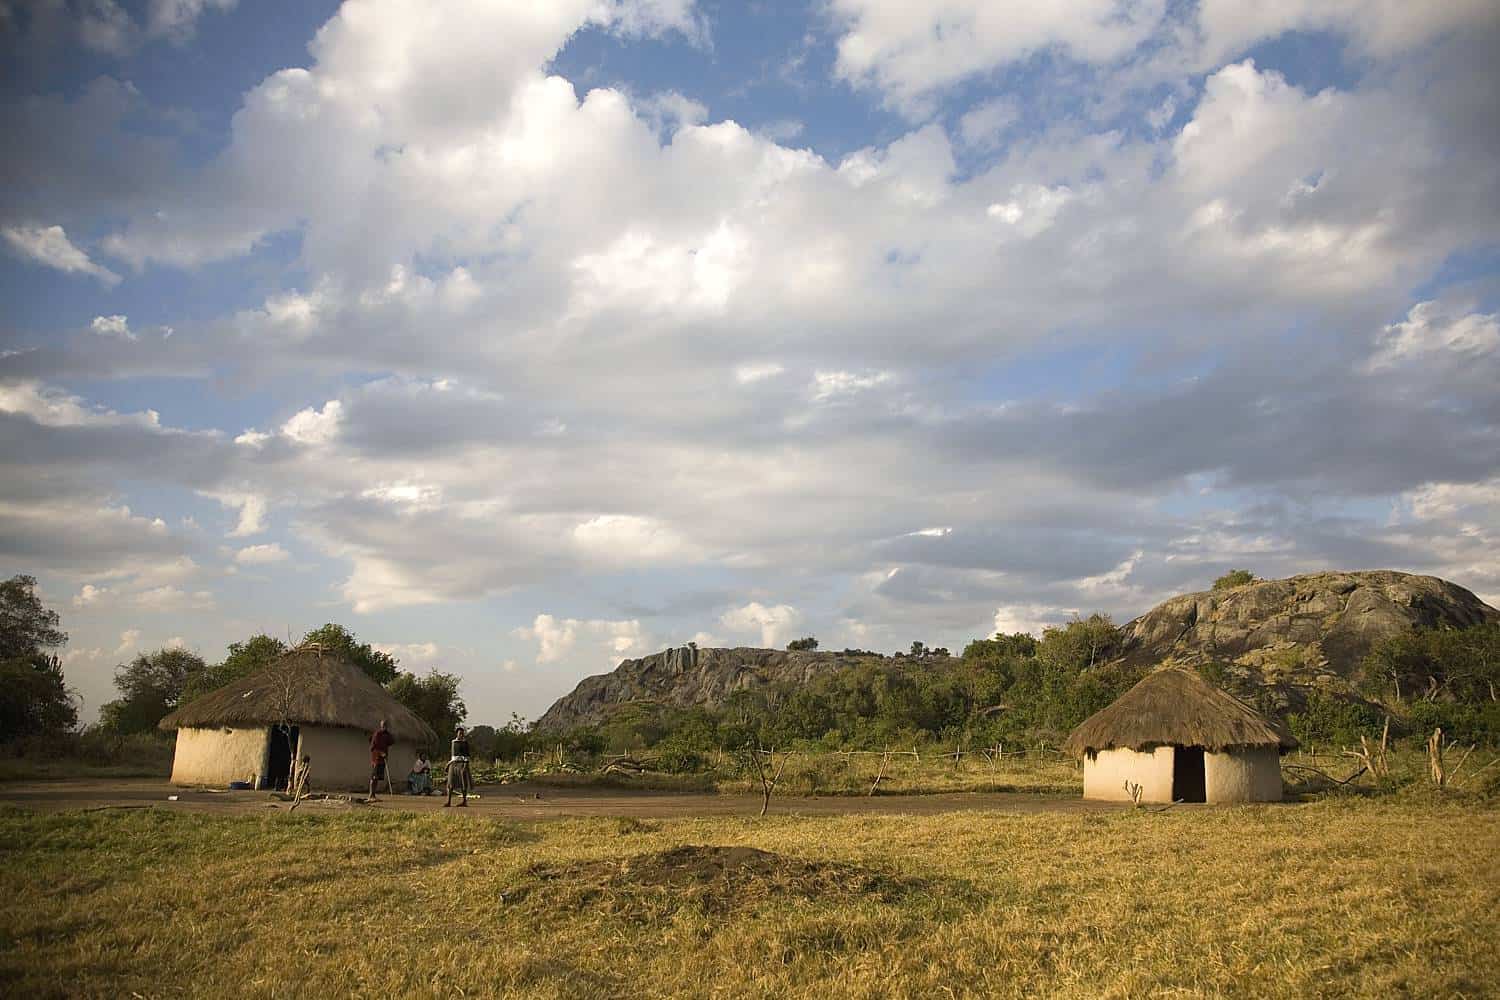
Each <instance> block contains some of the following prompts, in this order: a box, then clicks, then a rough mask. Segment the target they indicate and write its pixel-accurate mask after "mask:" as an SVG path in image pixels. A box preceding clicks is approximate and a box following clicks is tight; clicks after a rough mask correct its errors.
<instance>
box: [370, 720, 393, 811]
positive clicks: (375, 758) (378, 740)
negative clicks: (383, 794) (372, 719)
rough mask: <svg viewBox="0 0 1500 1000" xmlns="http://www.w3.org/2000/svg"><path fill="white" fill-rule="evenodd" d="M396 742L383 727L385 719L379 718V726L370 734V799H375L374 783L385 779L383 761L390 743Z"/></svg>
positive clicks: (387, 754)
mask: <svg viewBox="0 0 1500 1000" xmlns="http://www.w3.org/2000/svg"><path fill="white" fill-rule="evenodd" d="M395 742H396V737H394V736H392V735H391V734H390V732H389V731H388V730H387V729H386V728H385V720H384V719H381V720H380V728H379V729H377V730H375V731H374V732H373V733H371V734H370V801H371V802H374V801H376V798H375V783H376V782H377V781H385V780H386V777H385V761H386V758H387V757H389V756H390V753H391V744H393V743H395Z"/></svg>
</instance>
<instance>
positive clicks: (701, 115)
mask: <svg viewBox="0 0 1500 1000" xmlns="http://www.w3.org/2000/svg"><path fill="white" fill-rule="evenodd" d="M636 107H637V108H638V109H639V110H640V113H641V114H642V115H643V116H644V117H645V118H646V120H647V121H649V122H651V124H652V125H653V126H654V127H655V128H656V129H658V130H659V131H665V132H675V131H677V130H678V129H680V128H682V127H683V126H684V125H701V124H702V123H703V122H705V121H707V120H708V108H706V107H704V106H703V104H701V103H700V102H698V101H695V100H693V99H692V98H690V97H684V96H683V95H682V94H679V93H678V92H677V91H675V90H669V91H664V92H663V93H659V94H652V95H651V96H649V97H645V98H642V99H640V100H639V101H638V102H637V103H636Z"/></svg>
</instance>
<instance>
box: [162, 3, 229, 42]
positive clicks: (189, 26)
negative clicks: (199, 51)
mask: <svg viewBox="0 0 1500 1000" xmlns="http://www.w3.org/2000/svg"><path fill="white" fill-rule="evenodd" d="M237 2H238V0H151V5H150V7H149V8H148V10H147V13H146V33H147V34H148V35H150V36H151V37H153V38H165V39H167V40H168V41H170V42H172V43H173V44H174V45H182V44H185V43H186V42H188V41H189V40H191V39H192V37H193V35H194V34H195V33H196V31H197V27H198V18H200V17H201V16H202V15H203V12H204V11H205V10H210V9H212V10H220V11H225V10H230V9H231V8H233V7H234V6H235V4H236V3H237Z"/></svg>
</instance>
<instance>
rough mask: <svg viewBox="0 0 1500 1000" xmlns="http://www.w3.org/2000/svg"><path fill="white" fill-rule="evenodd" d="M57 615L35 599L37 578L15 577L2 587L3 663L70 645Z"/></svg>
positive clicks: (0, 631)
mask: <svg viewBox="0 0 1500 1000" xmlns="http://www.w3.org/2000/svg"><path fill="white" fill-rule="evenodd" d="M57 625H58V617H57V612H56V611H53V610H51V609H49V608H47V607H44V606H43V605H42V601H41V599H40V598H39V597H37V596H36V577H34V576H13V577H11V578H10V579H9V580H6V581H5V582H4V583H0V660H13V659H15V658H16V657H29V656H36V655H38V654H40V653H41V652H42V651H43V650H47V649H55V648H56V647H58V646H61V645H63V644H64V643H66V642H67V641H68V634H67V633H66V632H64V631H62V630H61V629H59V628H58V627H57Z"/></svg>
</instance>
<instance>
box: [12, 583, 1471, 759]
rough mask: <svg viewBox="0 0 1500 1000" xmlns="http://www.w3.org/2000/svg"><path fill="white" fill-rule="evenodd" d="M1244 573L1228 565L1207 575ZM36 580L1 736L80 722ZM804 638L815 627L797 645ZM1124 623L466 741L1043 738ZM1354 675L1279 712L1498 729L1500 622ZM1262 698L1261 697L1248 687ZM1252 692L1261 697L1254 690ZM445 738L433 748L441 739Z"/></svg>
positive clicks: (1313, 730) (17, 631) (142, 691)
mask: <svg viewBox="0 0 1500 1000" xmlns="http://www.w3.org/2000/svg"><path fill="white" fill-rule="evenodd" d="M1253 581H1254V577H1253V576H1252V575H1251V574H1249V573H1248V571H1243V570H1237V571H1235V572H1233V573H1231V574H1227V575H1226V577H1224V578H1221V580H1220V581H1216V583H1223V584H1224V585H1225V586H1242V585H1244V584H1246V583H1250V582H1253ZM35 586H36V581H35V579H33V578H32V577H29V576H16V577H13V578H11V579H10V580H6V581H4V582H3V583H0V742H7V743H18V742H20V743H24V742H25V741H27V740H34V739H37V738H46V737H47V736H49V735H56V734H61V733H68V732H73V731H75V730H76V727H77V721H78V716H77V709H76V701H75V699H74V697H73V695H72V692H71V691H69V689H68V688H67V685H66V682H65V679H64V677H63V671H62V666H61V661H60V659H59V657H58V656H57V654H56V652H55V650H57V649H58V648H60V647H61V646H62V645H63V644H64V643H66V642H67V634H66V633H64V632H63V631H62V630H61V629H60V627H59V624H60V622H59V618H58V615H57V613H56V612H54V611H51V610H49V609H47V608H45V607H44V606H43V605H42V603H41V601H40V600H39V599H38V598H37V596H36V593H35ZM302 642H304V643H305V642H318V643H321V644H323V646H324V648H327V649H332V650H335V651H337V652H338V653H340V654H341V655H343V656H345V657H346V658H347V659H348V660H349V661H350V662H351V663H354V664H355V665H357V666H358V667H359V668H360V669H361V670H363V671H364V672H365V673H366V674H368V675H369V676H370V677H372V678H373V679H375V680H376V681H378V682H379V683H381V684H383V685H385V687H386V689H387V690H388V691H390V693H391V694H392V696H394V697H395V698H396V699H397V700H398V701H400V702H401V703H402V704H404V705H406V706H407V707H408V708H410V709H411V710H412V711H413V712H414V713H415V714H417V715H418V716H419V717H421V718H422V719H424V720H425V721H426V722H427V723H428V724H429V725H431V726H432V727H433V729H434V731H435V732H437V734H438V736H439V738H440V740H442V741H443V742H444V743H446V741H447V740H448V739H449V738H450V737H451V735H452V732H453V729H454V727H455V726H457V725H458V724H460V723H461V722H463V720H464V717H465V714H466V707H465V705H464V703H463V700H462V697H461V695H460V691H459V678H458V677H457V676H456V675H454V674H451V673H445V672H442V671H436V670H434V671H432V672H430V673H428V674H426V675H423V676H418V675H416V674H412V673H408V672H405V671H402V670H401V669H400V665H399V663H398V661H397V660H396V658H395V657H393V656H391V655H389V654H388V653H385V652H382V651H380V650H378V649H375V648H373V647H372V646H371V645H370V644H369V643H365V642H361V641H360V640H359V639H358V638H357V637H356V636H355V635H354V634H353V633H352V632H350V631H349V630H348V629H347V628H345V627H343V626H341V625H338V624H334V623H329V624H327V625H323V626H321V627H319V628H316V629H313V630H311V631H310V632H308V633H307V634H306V635H305V636H303V638H302ZM790 645H791V646H792V647H793V648H794V649H800V650H807V651H812V650H816V649H817V648H818V646H817V639H816V638H814V637H812V636H807V637H804V638H802V639H797V640H794V641H793V643H791V644H790ZM1123 646H1124V634H1123V632H1122V631H1121V630H1120V629H1119V628H1118V627H1116V626H1115V624H1114V623H1113V621H1111V620H1110V618H1109V616H1108V615H1103V614H1094V615H1090V616H1088V617H1087V618H1075V619H1074V620H1073V621H1070V622H1068V623H1066V624H1064V625H1061V626H1057V627H1055V628H1048V629H1045V630H1043V632H1042V635H1041V637H1040V638H1037V637H1035V636H1032V635H1029V634H1026V633H1019V632H1018V633H1015V634H1012V635H995V636H993V637H992V638H988V639H977V640H974V641H973V642H970V643H969V644H968V645H967V646H966V647H965V648H964V650H963V652H962V654H961V655H959V656H956V657H955V656H952V655H950V654H949V652H948V650H946V649H943V648H941V647H938V648H930V647H928V646H927V645H926V644H925V643H922V642H914V643H912V646H911V650H910V652H909V653H897V654H895V655H894V656H890V657H887V656H882V655H880V654H878V653H872V652H870V651H867V650H853V649H850V650H845V651H844V652H843V653H841V654H836V655H839V656H841V657H843V658H845V661H846V664H847V665H846V666H845V668H844V669H842V670H839V671H833V672H829V673H825V674H820V675H818V676H816V677H814V678H813V679H812V680H810V681H808V682H807V683H805V684H798V685H790V684H787V685H778V686H772V687H768V688H763V689H759V690H754V691H737V692H734V693H733V694H732V695H731V696H730V697H729V698H728V699H727V700H726V701H725V702H724V703H723V704H722V705H719V706H717V707H715V708H704V707H694V708H675V707H671V706H665V705H661V704H654V703H631V704H627V705H623V706H620V707H618V708H617V709H616V710H615V711H614V713H613V714H612V715H611V716H610V717H609V718H608V719H607V720H606V721H605V722H604V723H602V724H600V725H598V726H592V727H587V728H582V729H578V730H575V731H573V732H569V733H562V734H559V733H535V732H532V731H531V730H530V729H529V727H528V726H527V724H526V722H525V720H524V719H521V718H520V717H519V716H515V715H513V716H512V717H511V719H510V721H509V722H508V723H506V724H505V725H503V726H500V727H494V726H473V727H471V728H470V730H469V735H470V742H471V744H472V745H473V749H474V753H475V754H476V755H477V756H480V757H484V758H490V759H497V758H504V759H513V758H515V757H518V756H520V755H521V754H522V753H523V752H524V751H526V750H528V749H542V748H545V749H548V750H550V749H552V748H554V747H555V746H556V745H557V744H558V743H563V744H565V745H567V746H569V747H571V748H572V749H573V750H575V751H579V752H584V753H593V754H599V753H605V752H614V753H623V752H627V751H631V750H637V749H651V750H654V751H656V752H657V753H658V754H659V755H660V756H661V757H663V759H665V760H668V761H672V762H676V763H677V764H678V765H680V766H683V767H689V766H692V764H693V762H694V761H695V760H698V759H700V758H701V756H702V754H703V753H705V752H707V751H709V750H713V749H728V748H737V747H742V746H745V745H746V744H750V743H757V744H759V745H775V746H788V745H793V744H798V743H801V744H818V745H821V746H825V747H829V748H832V747H840V748H851V749H879V748H881V747H884V746H905V745H909V744H912V743H942V744H965V745H969V746H979V745H993V744H994V743H997V742H999V743H1010V744H1036V743H1048V744H1051V745H1053V746H1055V745H1057V743H1059V742H1061V740H1062V738H1063V737H1064V736H1065V735H1066V734H1067V733H1068V732H1069V731H1070V730H1071V729H1072V728H1073V727H1074V726H1076V725H1077V724H1078V723H1080V722H1082V721H1083V720H1084V719H1086V718H1087V717H1088V716H1089V715H1091V714H1093V713H1094V712H1096V711H1098V710H1099V709H1101V708H1103V707H1105V706H1106V705H1108V704H1109V703H1110V702H1112V701H1113V700H1114V699H1115V698H1117V697H1119V695H1121V694H1122V693H1124V692H1125V691H1126V690H1127V689H1128V688H1129V687H1130V686H1131V685H1133V684H1134V683H1136V682H1137V681H1138V680H1140V679H1141V677H1142V676H1144V675H1145V673H1146V672H1147V670H1149V669H1150V668H1149V665H1128V664H1126V663H1125V662H1124V661H1123V660H1122V659H1121V658H1120V654H1121V653H1122V651H1123ZM287 651H288V646H287V644H285V643H283V642H282V641H281V640H279V639H277V638H275V637H273V636H269V635H255V636H251V637H249V638H247V639H245V640H243V641H240V642H235V643H231V644H230V646H229V647H228V650H227V651H226V654H225V656H224V658H223V659H222V660H220V661H218V662H215V663H209V662H207V661H206V660H204V659H203V658H202V657H201V656H199V655H198V654H196V653H193V652H191V651H188V650H184V649H175V648H163V649H159V650H156V651H154V652H150V653H141V654H139V655H137V656H135V657H134V658H133V659H131V660H130V661H129V662H128V663H124V664H121V665H120V666H119V668H118V669H117V670H116V673H115V683H116V687H117V688H118V690H119V697H118V698H116V699H114V700H113V701H110V702H108V703H107V704H105V705H104V706H103V707H102V709H101V711H100V720H99V723H98V724H97V725H96V726H95V727H93V731H95V732H97V733H99V734H101V735H105V736H112V737H129V736H133V735H140V734H148V733H149V734H154V733H156V727H157V724H158V723H159V722H160V721H161V719H162V718H164V717H165V716H166V715H167V714H168V713H169V712H171V711H173V710H174V709H176V708H177V707H178V706H180V705H182V704H185V703H187V702H188V701H191V700H192V699H194V698H196V697H199V696H200V695H202V694H204V693H206V692H208V691H212V690H215V689H216V688H219V687H221V686H223V685H225V684H228V683H230V682H232V681H234V680H236V679H238V678H240V677H244V676H246V675H248V674H251V673H254V672H256V671H257V670H260V669H262V668H264V667H265V666H267V665H269V664H270V663H271V662H273V661H274V660H275V659H276V658H277V657H280V656H282V655H284V654H285V653H286V652H287ZM1198 669H1199V671H1200V672H1201V673H1203V675H1204V676H1205V677H1206V678H1207V679H1208V680H1210V681H1211V682H1213V683H1216V684H1219V685H1220V686H1224V687H1232V686H1233V678H1232V672H1231V671H1230V670H1229V668H1228V667H1227V665H1225V664H1219V663H1212V662H1209V663H1204V664H1201V665H1200V666H1199V667H1198ZM1350 683H1351V690H1350V691H1349V692H1348V693H1345V694H1341V695H1340V694H1331V693H1328V692H1324V691H1322V690H1319V689H1311V690H1309V691H1306V692H1303V693H1302V696H1301V699H1300V701H1299V703H1298V704H1297V705H1296V706H1295V707H1294V708H1293V710H1292V711H1291V712H1290V713H1289V714H1288V715H1287V719H1286V721H1287V722H1288V724H1289V725H1290V728H1291V729H1292V731H1293V733H1294V734H1295V735H1297V737H1298V738H1299V739H1302V740H1303V741H1304V742H1309V741H1310V742H1316V743H1320V744H1325V745H1326V744H1338V743H1351V744H1352V743H1355V742H1357V741H1358V738H1359V735H1360V734H1361V733H1369V734H1372V735H1373V734H1376V733H1378V732H1379V731H1380V728H1381V726H1382V725H1383V723H1384V720H1385V718H1386V717H1387V716H1390V717H1392V718H1393V720H1394V722H1395V723H1396V725H1397V727H1398V728H1403V727H1404V728H1405V729H1407V730H1409V731H1411V732H1421V733H1426V732H1430V731H1431V730H1432V729H1433V728H1435V727H1437V726H1441V727H1442V728H1443V730H1444V732H1445V733H1448V734H1449V735H1450V736H1452V737H1453V738H1455V739H1458V740H1460V741H1462V742H1481V743H1487V744H1491V745H1500V624H1493V625H1481V626H1476V627H1472V628H1468V629H1413V630H1411V631H1409V632H1403V633H1400V634H1397V635H1393V636H1388V637H1386V638H1384V639H1382V640H1380V641H1378V642H1376V643H1375V644H1374V646H1373V647H1372V649H1371V651H1370V652H1369V654H1368V655H1367V656H1366V657H1365V658H1364V659H1363V660H1362V662H1361V664H1360V668H1359V670H1358V672H1357V673H1356V675H1355V676H1354V677H1352V678H1350ZM1251 697H1252V699H1255V696H1254V695H1251ZM1260 707H1262V708H1263V709H1270V708H1271V707H1272V706H1270V705H1269V704H1267V703H1264V702H1262V703H1261V704H1260ZM435 749H437V750H439V751H441V749H442V746H441V745H440V746H439V747H438V748H435Z"/></svg>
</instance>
